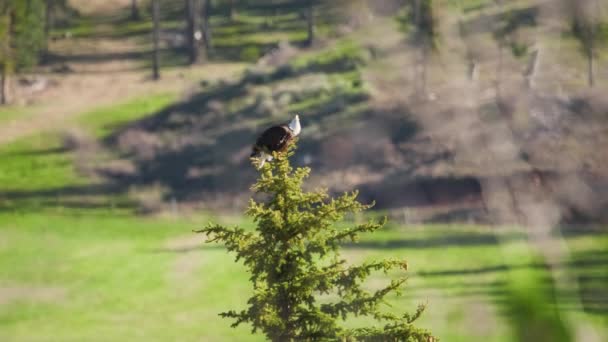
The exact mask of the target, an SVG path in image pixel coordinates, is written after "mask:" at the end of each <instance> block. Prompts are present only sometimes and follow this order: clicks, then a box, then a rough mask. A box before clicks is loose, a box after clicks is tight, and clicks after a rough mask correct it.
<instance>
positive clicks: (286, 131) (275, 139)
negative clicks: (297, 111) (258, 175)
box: [251, 115, 302, 168]
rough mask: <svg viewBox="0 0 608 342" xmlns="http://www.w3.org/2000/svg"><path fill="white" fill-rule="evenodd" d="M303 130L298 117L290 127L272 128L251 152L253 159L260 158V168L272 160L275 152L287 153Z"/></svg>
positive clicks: (257, 141) (262, 135) (292, 121)
mask: <svg viewBox="0 0 608 342" xmlns="http://www.w3.org/2000/svg"><path fill="white" fill-rule="evenodd" d="M301 129H302V127H301V126H300V117H299V116H298V115H296V116H295V117H294V118H293V120H291V122H290V123H289V124H288V125H278V126H272V127H270V128H268V129H267V130H265V131H264V132H262V134H261V135H260V136H259V137H258V139H257V140H256V142H255V144H254V145H253V149H252V152H251V157H252V158H259V168H262V166H264V163H265V162H267V161H271V160H272V153H273V152H285V151H286V150H287V148H288V147H289V144H290V143H291V142H292V141H293V140H294V138H295V137H296V136H298V134H300V131H301Z"/></svg>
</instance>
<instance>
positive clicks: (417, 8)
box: [414, 0, 420, 28]
mask: <svg viewBox="0 0 608 342" xmlns="http://www.w3.org/2000/svg"><path fill="white" fill-rule="evenodd" d="M414 25H416V28H418V27H419V26H420V0H415V1H414Z"/></svg>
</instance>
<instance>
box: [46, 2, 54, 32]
mask: <svg viewBox="0 0 608 342" xmlns="http://www.w3.org/2000/svg"><path fill="white" fill-rule="evenodd" d="M54 7H55V0H46V9H45V11H46V12H45V18H44V19H45V23H44V34H45V36H46V39H47V40H48V39H49V35H50V33H51V29H52V28H53V26H54V19H55V18H54V16H53V9H54Z"/></svg>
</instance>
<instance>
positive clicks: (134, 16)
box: [131, 0, 140, 20]
mask: <svg viewBox="0 0 608 342" xmlns="http://www.w3.org/2000/svg"><path fill="white" fill-rule="evenodd" d="M139 18H140V16H139V7H137V0H131V20H139Z"/></svg>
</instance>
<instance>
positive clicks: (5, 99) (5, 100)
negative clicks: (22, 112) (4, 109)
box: [0, 67, 11, 105]
mask: <svg viewBox="0 0 608 342" xmlns="http://www.w3.org/2000/svg"><path fill="white" fill-rule="evenodd" d="M10 102H11V98H10V79H9V73H8V68H6V67H3V68H2V70H1V71H0V104H2V105H6V104H9V103H10Z"/></svg>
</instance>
